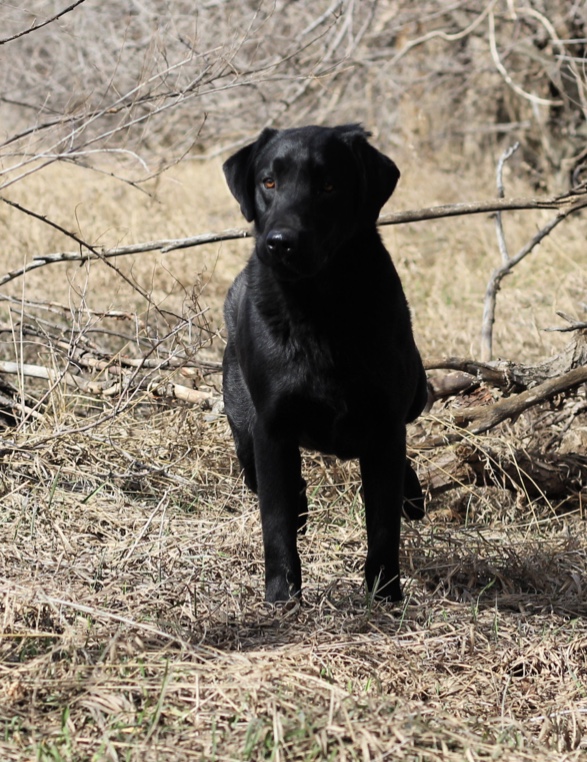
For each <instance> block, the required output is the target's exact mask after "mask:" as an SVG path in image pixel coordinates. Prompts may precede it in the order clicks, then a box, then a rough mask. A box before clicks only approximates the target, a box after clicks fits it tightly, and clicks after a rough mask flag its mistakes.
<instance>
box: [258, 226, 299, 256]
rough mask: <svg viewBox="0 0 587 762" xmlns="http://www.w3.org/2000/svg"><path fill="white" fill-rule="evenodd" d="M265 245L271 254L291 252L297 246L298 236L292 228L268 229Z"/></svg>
mask: <svg viewBox="0 0 587 762" xmlns="http://www.w3.org/2000/svg"><path fill="white" fill-rule="evenodd" d="M265 245H266V246H267V250H268V251H269V252H270V253H271V254H276V255H278V256H279V255H283V254H293V253H294V252H295V250H296V249H297V247H298V237H297V235H296V234H295V232H294V231H293V230H270V231H269V233H268V234H267V238H266V239H265Z"/></svg>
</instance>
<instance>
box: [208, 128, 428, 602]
mask: <svg viewBox="0 0 587 762" xmlns="http://www.w3.org/2000/svg"><path fill="white" fill-rule="evenodd" d="M368 137H369V134H368V133H367V132H365V131H364V130H363V129H362V127H360V126H359V125H355V124H350V125H342V126H339V127H334V128H326V127H302V128H299V129H291V130H280V131H278V130H272V129H266V130H264V131H263V132H262V133H261V135H260V136H259V138H258V139H257V141H256V142H254V143H252V144H250V145H247V146H245V147H244V148H242V149H241V150H240V151H238V152H237V153H236V154H235V155H234V156H232V157H231V158H229V159H228V161H227V162H226V163H225V165H224V172H225V175H226V179H227V182H228V185H229V187H230V190H231V191H232V193H233V194H234V196H235V197H236V199H237V200H238V202H239V203H240V206H241V210H242V213H243V214H244V216H245V217H246V219H247V220H248V221H250V222H253V223H254V226H255V237H256V245H255V251H254V253H253V255H252V257H251V258H250V260H249V262H248V264H247V266H246V267H245V269H244V270H243V271H242V272H241V273H240V275H239V276H238V277H237V278H236V280H235V282H234V283H233V285H232V287H231V289H230V291H229V293H228V296H227V299H226V304H225V319H226V328H227V333H228V342H227V345H226V351H225V353H224V363H223V369H224V400H225V407H226V413H227V415H228V420H229V422H230V426H231V429H232V433H233V435H234V441H235V444H236V450H237V454H238V457H239V460H240V462H241V464H242V467H243V469H244V475H245V481H246V483H247V485H248V486H249V487H250V488H251V489H252V490H254V491H255V492H257V493H258V495H259V502H260V508H261V520H262V527H263V542H264V549H265V590H266V596H265V597H266V600H267V601H269V602H277V601H285V600H287V599H288V598H290V597H291V596H294V595H299V594H300V592H301V586H302V576H301V568H300V559H299V556H298V552H297V548H296V535H297V531H298V529H300V528H303V527H304V524H305V515H306V512H307V500H306V491H305V487H306V483H305V481H304V480H303V479H302V475H301V461H300V447H304V448H309V449H315V450H319V451H321V452H324V453H331V454H334V455H337V456H338V457H340V458H359V462H360V467H361V477H362V481H363V492H364V500H365V512H366V520H367V537H368V553H367V560H366V564H365V575H366V579H367V587H368V589H369V590H370V591H374V592H375V593H376V594H377V595H378V596H379V597H382V598H387V599H391V600H398V599H400V598H401V590H400V582H399V559H398V554H399V540H400V518H401V514H402V507H404V509H405V511H406V514H407V515H408V517H410V518H420V517H421V516H422V515H423V513H424V499H423V496H422V490H421V487H420V483H419V481H418V477H417V476H416V474H415V472H414V471H413V469H412V468H411V466H410V465H409V464H408V463H407V461H406V423H407V422H409V421H412V420H414V418H416V417H417V416H418V415H419V414H420V412H421V411H422V409H423V408H424V405H425V403H426V398H427V385H426V376H425V374H424V370H423V367H422V362H421V360H420V355H419V354H418V350H417V349H416V346H415V343H414V338H413V335H412V328H411V323H410V314H409V310H408V305H407V303H406V299H405V296H404V293H403V290H402V286H401V283H400V280H399V277H398V275H397V272H396V270H395V268H394V266H393V264H392V262H391V259H390V257H389V254H388V253H387V251H386V249H385V247H384V246H383V244H382V242H381V239H380V237H379V234H378V232H377V229H376V226H375V222H376V220H377V217H378V215H379V211H380V209H381V207H382V206H383V204H384V203H385V202H386V201H387V199H388V198H389V196H390V195H391V194H392V192H393V190H394V188H395V185H396V183H397V181H398V178H399V170H398V169H397V167H396V166H395V164H394V163H393V162H392V161H391V159H389V158H387V157H386V156H384V155H383V154H381V153H380V152H379V151H377V150H376V149H375V148H374V147H373V146H372V145H370V144H369V142H368ZM404 497H405V503H404ZM408 501H409V502H408Z"/></svg>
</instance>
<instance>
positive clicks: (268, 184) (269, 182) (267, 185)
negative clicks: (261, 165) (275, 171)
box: [263, 177, 275, 190]
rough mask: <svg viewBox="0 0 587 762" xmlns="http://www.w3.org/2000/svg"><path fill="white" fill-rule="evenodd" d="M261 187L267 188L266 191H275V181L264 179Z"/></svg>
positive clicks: (270, 178) (268, 178)
mask: <svg viewBox="0 0 587 762" xmlns="http://www.w3.org/2000/svg"><path fill="white" fill-rule="evenodd" d="M263 186H264V187H265V188H267V190H274V189H275V180H274V179H273V178H272V177H265V178H264V179H263Z"/></svg>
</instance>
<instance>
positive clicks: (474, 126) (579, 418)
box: [0, 0, 587, 762]
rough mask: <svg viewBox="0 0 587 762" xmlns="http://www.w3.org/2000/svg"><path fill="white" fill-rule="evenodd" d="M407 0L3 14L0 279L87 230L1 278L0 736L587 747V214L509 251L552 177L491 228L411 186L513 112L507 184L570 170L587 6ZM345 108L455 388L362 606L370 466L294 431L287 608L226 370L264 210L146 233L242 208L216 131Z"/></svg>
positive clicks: (443, 400) (506, 752)
mask: <svg viewBox="0 0 587 762" xmlns="http://www.w3.org/2000/svg"><path fill="white" fill-rule="evenodd" d="M413 5H414V4H413V3H408V2H394V3H392V2H387V1H385V2H382V1H381V0H380V2H378V3H376V2H371V1H370V2H364V3H363V2H361V3H358V2H352V0H343V1H342V2H336V0H335V1H334V2H326V1H325V2H321V1H320V2H317V3H307V2H296V3H290V2H284V3H278V4H273V3H250V2H245V0H227V1H226V2H207V3H202V4H199V6H200V9H199V11H198V14H197V15H194V13H193V4H191V5H190V4H187V3H186V4H184V3H182V2H178V3H175V4H174V6H173V9H172V11H170V10H169V9H168V6H167V4H162V3H158V2H157V0H146V2H143V3H140V4H139V3H136V4H134V3H131V4H129V5H128V7H127V6H126V5H124V4H123V5H121V4H116V3H113V2H110V0H107V2H103V3H101V4H99V5H96V4H88V3H85V2H83V0H82V2H80V3H77V4H74V3H70V4H68V3H63V4H59V3H57V2H40V0H39V2H32V3H27V6H26V10H25V9H24V8H20V7H19V8H16V7H14V8H12V9H11V10H10V13H9V12H8V11H7V10H3V11H2V14H6V18H3V24H2V33H1V34H2V37H3V40H4V42H2V41H0V43H2V44H0V54H1V55H3V56H4V64H3V66H2V67H1V68H0V71H1V72H2V74H1V76H2V78H3V81H2V88H0V89H1V92H2V96H0V112H1V114H2V122H1V123H2V125H3V129H4V130H5V134H4V137H3V141H2V146H1V148H0V152H1V156H2V165H1V167H0V186H1V190H0V196H2V198H3V199H5V200H6V201H8V202H9V203H0V228H1V229H2V241H3V246H2V249H1V250H0V281H1V276H2V275H4V274H5V273H10V272H13V271H17V270H27V268H29V267H30V263H31V262H32V261H33V258H34V257H44V258H47V256H48V255H57V256H60V255H62V254H63V252H72V253H74V254H75V256H76V257H77V258H79V257H82V258H83V257H86V261H84V262H83V264H80V262H79V261H69V262H63V261H60V262H57V263H56V264H52V265H51V266H48V265H44V266H41V267H38V268H36V269H32V270H28V271H27V272H26V273H21V274H19V275H18V277H13V278H12V279H10V280H6V281H3V285H2V287H1V292H0V301H1V305H0V306H1V308H2V312H1V315H0V332H1V333H0V414H1V416H2V419H1V426H2V428H1V430H0V457H1V459H2V460H1V462H0V497H1V502H2V510H1V511H0V526H1V529H2V531H1V532H0V600H1V601H2V605H1V607H0V727H1V728H2V733H0V757H1V758H2V759H3V760H4V759H6V760H14V761H17V760H18V762H21V760H29V759H38V760H43V761H44V760H82V759H95V760H101V759H104V760H106V759H107V760H119V759H120V760H122V759H129V760H157V759H158V760H163V759H164V760H189V759H217V760H241V759H251V760H255V759H274V760H287V759H292V760H293V759H309V760H310V759H316V760H318V759H341V760H343V759H361V760H367V759H380V760H383V759H406V760H414V761H415V760H422V761H423V762H424V761H425V762H428V761H430V762H432V761H433V760H439V761H440V760H447V761H448V762H450V761H451V760H454V762H457V760H458V761H459V762H460V760H463V759H468V760H484V759H490V758H491V759H502V760H516V761H517V760H544V761H545V762H546V760H549V761H550V760H559V761H560V762H562V760H565V762H566V761H567V760H579V759H581V758H582V757H583V756H584V754H585V750H586V749H587V740H586V739H587V663H586V658H585V654H586V653H587V627H586V625H585V623H586V621H587V592H586V580H587V542H586V540H585V537H586V534H585V518H586V517H585V505H586V500H587V487H586V475H587V458H586V457H585V452H586V451H587V398H586V391H585V390H586V384H585V379H584V376H583V375H582V374H584V372H585V364H586V358H585V353H586V351H587V350H586V348H585V346H586V345H585V326H584V323H585V291H586V288H587V273H586V269H585V238H586V233H587V230H586V227H585V218H584V212H581V211H580V210H578V209H577V210H575V211H574V212H573V214H572V216H567V218H566V219H563V220H561V221H560V224H558V223H557V225H556V230H554V229H553V230H552V232H551V233H550V234H549V235H547V236H546V237H544V238H543V239H542V241H541V243H540V245H536V246H533V247H532V249H531V251H530V252H528V254H527V255H526V256H524V257H523V258H522V259H523V261H522V260H520V262H519V264H516V265H515V266H513V267H510V268H508V267H507V263H508V258H510V254H508V252H512V255H511V259H515V258H516V256H517V255H516V252H518V253H519V252H521V251H523V250H524V248H525V247H526V246H527V245H528V243H529V242H531V241H532V240H533V239H534V237H535V236H536V233H537V231H539V230H541V229H545V228H547V227H548V226H549V225H550V224H551V223H552V220H553V219H558V217H557V211H556V210H557V209H560V208H561V207H560V203H561V202H560V201H558V202H557V203H558V204H559V206H556V208H555V209H553V208H552V205H551V206H550V207H549V208H535V209H533V210H522V209H517V210H514V211H508V212H503V214H502V218H503V219H502V221H501V226H500V225H498V227H497V235H496V224H495V218H494V217H492V216H490V215H488V214H487V213H486V212H485V213H484V214H477V215H472V216H467V217H459V218H456V219H440V218H438V219H428V220H427V221H420V222H418V223H417V224H416V223H413V222H406V217H407V216H409V212H410V210H414V209H421V208H422V207H432V206H435V205H437V204H455V203H459V202H465V201H466V202H470V201H471V200H472V199H478V200H479V201H483V202H491V203H493V202H494V199H495V198H497V196H498V195H500V193H499V191H498V190H497V187H496V183H495V179H494V178H495V172H496V167H497V163H498V160H499V158H500V156H502V155H503V150H504V149H505V148H507V147H508V146H509V145H510V144H511V143H513V141H514V139H518V140H519V141H520V143H521V147H520V150H519V151H518V152H517V153H515V154H514V155H513V156H512V157H511V158H510V159H508V161H507V163H504V164H503V165H502V167H501V170H500V174H501V179H502V182H503V184H504V186H505V200H506V202H507V200H508V199H511V198H521V197H522V198H528V197H533V198H536V197H538V198H539V199H540V200H545V199H548V198H551V199H552V197H553V196H557V197H558V196H560V195H561V194H562V193H564V192H566V191H567V190H568V187H569V184H573V185H574V186H575V188H576V191H577V196H574V197H573V198H581V199H584V195H582V194H584V188H583V187H582V186H581V182H582V179H583V177H582V176H581V167H582V161H583V159H584V156H583V155H582V150H583V148H584V142H585V135H586V133H585V130H586V127H585V116H586V114H587V110H586V108H585V97H586V90H585V76H584V70H583V65H584V62H583V56H584V49H585V45H586V44H587V43H586V42H585V34H586V33H585V27H586V23H587V20H586V18H585V10H584V8H583V5H581V4H579V3H572V4H567V3H562V2H561V3H559V2H556V3H542V2H536V3H529V2H519V3H518V2H509V1H508V2H505V0H504V2H497V1H494V2H489V3H482V2H480V1H479V2H478V1H477V0H469V1H467V2H455V3H443V2H437V1H436V0H429V1H428V2H425V3H421V4H418V11H417V14H416V13H415V11H414V9H413ZM70 6H71V8H70V10H69V11H68V12H67V13H65V14H64V15H61V16H60V17H59V18H58V19H55V20H53V21H51V18H52V17H53V16H57V15H58V14H60V13H61V12H63V11H64V10H67V8H68V7H70ZM74 6H75V7H74ZM123 6H124V7H123ZM32 13H36V15H35V16H34V17H33V15H32ZM44 21H48V22H49V23H47V24H46V25H45V26H40V25H41V24H42V23H43V22H44ZM97 30H100V35H99V37H100V44H99V45H97V44H96V39H97ZM24 32H26V33H24ZM19 33H24V34H21V36H19V37H15V35H17V34H19ZM358 119H360V120H361V121H363V122H364V123H365V124H366V125H367V126H368V127H370V128H372V129H374V131H375V133H376V138H375V139H376V141H377V143H378V145H380V146H381V147H383V148H385V149H386V150H387V151H388V152H389V153H391V154H392V155H393V156H394V159H396V160H397V162H398V164H399V165H400V167H401V169H402V171H403V178H402V180H401V183H400V186H399V187H398V190H397V193H396V196H394V199H393V200H392V204H393V208H394V213H396V212H397V210H398V209H403V210H408V211H407V212H405V214H404V218H403V223H402V224H395V225H385V226H382V228H381V232H382V235H383V236H384V238H385V240H386V244H387V245H388V247H389V249H390V250H391V251H392V252H393V253H394V259H395V261H396V264H397V266H398V269H399V271H400V274H401V276H402V279H403V282H404V285H405V289H406V292H407V294H408V297H409V300H410V303H411V305H412V309H413V319H414V327H415V331H416V334H417V338H418V341H419V344H420V346H421V348H422V352H423V355H424V357H425V358H426V359H427V361H428V367H429V373H430V378H431V382H432V385H433V387H434V389H435V391H436V401H435V403H434V405H433V407H432V409H431V411H430V412H429V414H428V415H427V416H425V417H423V418H422V419H420V420H419V421H418V422H417V423H416V424H414V425H413V426H412V427H411V431H410V446H411V454H412V456H413V457H414V459H415V461H416V463H417V465H418V468H419V470H420V474H421V476H422V478H423V480H424V481H425V482H426V484H427V485H428V488H429V494H430V501H429V506H428V515H427V518H426V519H425V520H424V521H423V522H421V523H413V524H406V525H405V526H404V535H403V550H402V560H401V562H402V568H403V569H404V570H405V574H406V578H405V580H404V588H405V592H406V598H405V601H404V602H403V604H402V605H400V606H388V605H380V604H374V603H373V602H371V601H369V600H367V599H366V597H365V594H364V590H363V588H362V562H363V556H364V548H365V537H364V530H363V517H362V506H361V498H360V493H359V479H358V474H357V470H356V467H355V465H354V464H352V463H350V464H349V463H346V464H343V463H340V462H337V461H335V460H332V459H326V458H321V457H318V456H315V455H314V454H311V453H308V454H306V457H305V470H306V473H307V479H308V483H309V491H308V495H309V500H310V519H309V525H308V533H307V535H306V536H305V538H303V540H302V541H301V553H302V556H303V564H304V569H305V570H307V571H306V583H305V597H304V601H303V604H302V605H300V606H294V607H291V608H290V607H284V608H280V609H276V610H270V609H267V608H265V607H264V606H263V604H261V598H262V547H261V535H260V527H259V521H258V516H257V508H256V504H255V500H254V498H253V496H251V495H250V494H249V493H248V492H247V491H246V490H245V488H244V486H243V484H242V482H241V480H240V478H239V474H238V465H237V462H236V459H235V457H234V454H233V447H232V443H231V440H230V436H229V432H228V429H227V426H226V422H225V419H224V416H223V413H222V407H221V404H220V391H221V377H220V375H219V373H218V363H219V360H220V357H221V353H222V345H223V342H222V317H221V306H222V299H223V296H224V294H225V292H226V289H227V287H228V284H229V283H230V280H231V278H232V277H234V275H235V273H236V272H237V271H238V270H239V269H240V267H241V266H242V263H243V262H244V260H245V257H246V256H247V253H248V251H249V249H250V243H249V242H247V241H246V240H245V241H239V240H237V239H230V238H226V239H225V240H223V241H220V242H218V241H217V242H209V243H207V244H206V245H200V246H197V247H194V248H189V249H178V250H172V249H171V247H170V246H169V245H168V246H167V249H166V247H165V246H163V247H161V246H159V245H157V246H155V247H154V246H149V245H145V242H149V241H151V242H152V241H155V242H158V241H159V242H160V241H163V240H165V241H168V242H171V241H176V240H177V239H183V238H187V237H190V236H194V235H198V234H200V233H202V232H205V231H211V232H213V233H214V232H219V231H222V230H225V229H230V228H234V227H235V226H238V225H240V224H241V222H240V219H239V216H238V209H237V208H236V205H235V204H234V203H233V202H232V201H231V199H230V196H229V193H228V191H227V190H226V189H225V187H224V181H223V178H222V173H221V168H220V160H219V158H218V157H216V158H214V156H215V155H216V154H220V153H221V150H222V149H223V148H224V147H228V146H229V145H234V144H235V143H236V142H240V141H242V140H245V139H247V137H250V135H252V134H253V133H254V132H256V131H257V130H258V129H259V128H260V127H261V126H263V125H264V124H266V123H272V124H275V125H276V126H281V125H285V124H290V123H297V124H299V123H303V122H307V121H309V120H312V121H314V120H320V121H324V120H327V121H329V122H341V121H344V120H351V121H356V120H358ZM463 125H466V127H463ZM94 150H96V151H99V152H100V154H99V155H98V154H95V153H91V152H93V151H94ZM204 155H206V156H208V157H210V156H212V157H213V158H210V159H209V160H208V161H206V162H204V161H202V157H203V156H204ZM168 165H171V166H168ZM165 168H166V169H165ZM164 169H165V171H163V170H164ZM120 178H123V180H124V182H123V181H121V179H120ZM546 188H548V193H546V192H545V189H546ZM15 205H18V206H15ZM546 206H547V207H548V204H547V205H546ZM563 206H564V204H563ZM19 207H20V208H19ZM23 209H26V210H27V211H26V212H25V211H22V210H23ZM564 209H568V204H567V205H566V206H564ZM31 213H32V215H34V216H31ZM392 216H393V215H392ZM427 216H428V217H430V216H431V215H427ZM387 221H388V222H390V221H393V220H392V219H390V218H388V219H387ZM395 221H396V222H397V219H396V220H395ZM130 246H136V247H138V248H140V249H141V252H140V253H138V252H137V253H134V254H128V255H127V256H125V257H112V258H109V259H106V258H104V257H102V254H103V252H104V251H106V250H108V251H111V250H112V249H115V248H116V247H130ZM88 255H89V256H88ZM504 266H505V268H506V269H507V270H509V274H508V275H507V278H505V279H503V281H501V277H500V281H501V290H499V293H497V301H496V303H495V304H496V310H495V312H494V323H493V324H492V325H493V331H492V335H491V337H490V343H489V346H490V350H491V351H490V357H485V358H482V357H481V328H482V322H483V321H482V312H483V304H484V300H486V288H487V284H488V282H489V281H490V277H491V272H492V271H493V270H496V269H499V268H503V267H504ZM486 303H487V302H486ZM349 309H352V303H351V304H349ZM561 315H562V317H561ZM360 319H361V316H360V315H357V320H360ZM553 328H556V329H565V330H564V332H562V331H560V330H552V329H553ZM368 329H369V327H368V326H365V330H368ZM567 329H571V330H570V331H569V330H567ZM485 336H486V337H487V334H486V333H485ZM485 346H487V344H485ZM349 351H353V352H357V353H359V352H360V351H361V348H360V347H352V348H349ZM496 358H497V359H496ZM482 360H483V361H482ZM32 374H35V375H32ZM455 374H458V375H455ZM568 374H574V375H572V378H571V377H567V376H568ZM569 379H571V381H572V383H571V381H569ZM567 381H569V383H567ZM545 385H546V386H545ZM366 393H368V391H366ZM524 395H525V396H524ZM540 395H542V396H541V397H540ZM537 397H540V399H535V398H537ZM529 402H532V404H529ZM496 416H497V417H499V420H497V419H496ZM488 421H489V423H490V425H488V426H485V423H487V422H488Z"/></svg>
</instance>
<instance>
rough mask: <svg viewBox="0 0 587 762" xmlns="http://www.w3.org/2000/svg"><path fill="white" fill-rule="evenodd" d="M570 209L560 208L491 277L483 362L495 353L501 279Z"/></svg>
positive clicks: (483, 323)
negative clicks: (494, 331) (498, 295)
mask: <svg viewBox="0 0 587 762" xmlns="http://www.w3.org/2000/svg"><path fill="white" fill-rule="evenodd" d="M569 214H570V210H569V211H566V210H564V209H561V210H559V212H558V214H557V216H556V217H554V218H553V219H552V220H551V221H550V222H548V223H547V224H546V225H544V227H543V228H541V229H540V230H539V231H538V232H537V233H536V235H535V236H534V237H533V238H532V239H531V240H530V241H529V242H528V243H527V244H526V245H525V246H524V247H523V248H522V249H520V251H519V252H518V253H517V254H516V256H515V257H512V258H511V259H510V258H508V259H507V261H506V262H505V263H504V264H503V265H502V266H501V267H498V268H496V269H495V270H494V271H493V272H492V273H491V277H490V278H489V282H488V284H487V288H486V290H485V300H484V303H483V322H482V327H481V360H482V362H489V361H490V360H491V357H492V354H493V324H494V322H495V305H496V299H497V292H498V291H499V288H500V285H501V281H502V280H503V278H504V277H505V276H506V275H509V274H510V273H511V271H512V270H513V269H514V267H515V266H516V265H517V264H518V263H519V262H521V261H522V259H524V257H526V256H527V255H528V254H530V252H531V251H532V250H533V249H534V248H535V247H536V246H538V244H539V243H540V242H541V241H542V240H543V239H544V238H546V236H547V235H549V233H551V232H552V230H554V228H555V227H556V226H557V225H558V224H559V223H561V222H562V221H563V220H564V219H565V218H566V217H567V216H568V215H569Z"/></svg>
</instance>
